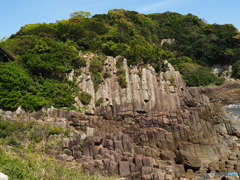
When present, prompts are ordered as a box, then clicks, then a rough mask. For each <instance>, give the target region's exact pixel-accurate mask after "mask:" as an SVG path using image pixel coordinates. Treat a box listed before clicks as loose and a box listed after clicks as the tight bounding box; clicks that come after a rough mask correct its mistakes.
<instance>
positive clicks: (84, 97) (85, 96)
mask: <svg viewBox="0 0 240 180" xmlns="http://www.w3.org/2000/svg"><path fill="white" fill-rule="evenodd" d="M78 98H79V100H80V101H81V103H82V104H83V105H88V104H89V103H90V102H91V99H92V96H91V94H89V93H87V92H81V93H80V94H79V96H78Z"/></svg>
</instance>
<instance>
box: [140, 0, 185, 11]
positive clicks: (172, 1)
mask: <svg viewBox="0 0 240 180" xmlns="http://www.w3.org/2000/svg"><path fill="white" fill-rule="evenodd" d="M186 1H189V0H164V1H160V2H155V3H152V4H148V5H146V6H142V7H140V8H138V9H137V10H136V11H138V12H141V13H144V12H149V11H153V10H156V9H159V8H166V7H169V6H172V5H176V4H179V3H184V2H186Z"/></svg>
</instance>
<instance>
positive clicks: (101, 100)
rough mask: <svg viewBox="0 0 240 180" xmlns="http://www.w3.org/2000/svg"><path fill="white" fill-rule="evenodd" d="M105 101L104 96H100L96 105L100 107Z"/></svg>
mask: <svg viewBox="0 0 240 180" xmlns="http://www.w3.org/2000/svg"><path fill="white" fill-rule="evenodd" d="M103 101H104V99H103V97H100V98H99V99H98V100H97V101H96V103H95V106H96V107H99V106H100V105H101V104H102V103H103Z"/></svg>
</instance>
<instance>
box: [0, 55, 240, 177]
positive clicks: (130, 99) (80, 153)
mask: <svg viewBox="0 0 240 180" xmlns="http://www.w3.org/2000/svg"><path fill="white" fill-rule="evenodd" d="M94 56H95V55H93V54H90V55H86V58H87V66H86V67H84V68H82V69H81V71H82V72H83V73H82V74H81V75H80V76H79V77H77V84H78V85H79V86H80V87H81V89H84V91H86V92H88V93H90V94H91V95H92V97H93V98H92V100H91V102H90V105H89V106H88V110H87V111H86V112H85V114H84V113H79V112H74V111H64V110H59V109H54V108H48V109H43V110H41V111H38V112H33V113H29V114H27V113H25V114H24V113H23V114H21V115H19V113H18V112H4V111H0V114H1V115H2V116H3V117H4V118H6V119H10V120H13V119H14V118H15V117H18V118H19V119H20V120H27V119H32V120H36V121H38V122H41V123H45V122H47V121H50V122H52V123H55V124H56V125H58V126H61V127H63V128H71V130H73V131H71V132H72V133H71V135H70V137H69V138H65V139H64V140H63V142H62V146H61V148H60V149H58V150H57V152H64V153H66V154H64V155H59V154H54V156H56V158H57V159H59V160H62V161H71V160H73V158H75V160H76V161H77V162H78V163H79V164H80V165H83V168H84V169H85V170H88V171H89V172H90V173H94V172H99V173H101V174H111V173H117V174H120V175H121V176H123V177H127V178H132V179H138V180H139V179H179V178H181V177H182V178H187V177H186V174H187V176H189V177H190V176H191V177H192V176H193V175H194V176H196V177H197V178H199V174H201V173H205V172H206V171H207V170H211V171H215V172H216V171H221V172H230V171H232V172H234V171H239V163H238V161H239V159H240V154H237V152H239V148H240V141H239V139H238V138H239V137H238V134H237V133H238V132H237V131H236V128H235V129H234V127H236V126H234V125H233V124H234V123H233V122H231V121H230V120H229V119H227V118H226V113H225V112H224V110H223V109H221V107H220V106H219V104H218V102H213V100H214V98H211V99H209V98H208V97H207V96H206V95H205V94H208V93H207V92H203V91H204V90H202V89H200V90H199V89H197V88H194V89H191V88H189V87H187V86H186V84H185V83H184V82H183V80H182V78H181V76H180V74H179V72H176V71H174V69H173V67H172V66H171V65H170V64H168V63H167V62H164V64H163V65H162V66H161V67H160V72H155V70H154V69H153V67H151V66H146V67H142V68H137V67H128V66H127V63H126V61H124V63H123V69H124V70H125V72H126V74H125V76H126V81H127V87H126V88H121V87H120V86H119V84H118V82H117V78H118V77H117V76H116V72H117V68H116V66H115V65H116V61H117V60H116V58H113V57H107V59H106V60H105V63H104V64H105V65H104V70H108V72H109V73H110V74H111V75H112V76H111V77H110V78H107V79H106V80H105V81H104V82H103V83H102V84H101V85H100V87H99V89H98V91H97V92H95V90H94V86H93V82H92V79H91V76H90V75H89V74H90V73H89V64H90V61H91V58H93V57H94ZM73 75H74V72H73V74H72V76H73ZM239 87H240V86H239ZM205 91H207V90H206V89H205ZM101 97H103V99H104V102H103V104H102V105H101V106H100V107H97V108H96V107H95V102H96V100H98V99H99V98H101ZM215 100H216V99H215ZM76 101H77V103H78V105H79V106H80V107H81V106H82V104H81V102H80V101H79V100H78V99H77V98H76ZM88 112H91V113H88ZM185 171H186V172H185Z"/></svg>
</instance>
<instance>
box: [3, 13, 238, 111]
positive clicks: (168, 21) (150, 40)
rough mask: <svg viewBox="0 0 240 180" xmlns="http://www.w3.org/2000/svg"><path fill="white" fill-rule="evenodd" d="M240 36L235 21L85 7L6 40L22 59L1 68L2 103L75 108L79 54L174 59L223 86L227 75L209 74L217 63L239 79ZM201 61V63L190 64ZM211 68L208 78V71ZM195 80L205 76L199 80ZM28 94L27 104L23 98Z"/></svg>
mask: <svg viewBox="0 0 240 180" xmlns="http://www.w3.org/2000/svg"><path fill="white" fill-rule="evenodd" d="M239 36H240V33H239V32H238V30H237V29H236V28H235V27H234V26H233V25H231V24H225V25H218V24H207V23H206V21H203V20H202V19H200V18H198V17H197V16H195V15H192V14H187V15H182V14H178V13H174V12H165V13H155V14H147V15H146V14H140V13H138V12H136V11H127V10H124V9H113V10H109V11H108V13H107V14H96V15H94V16H91V13H89V12H84V11H78V12H73V13H72V14H71V15H70V18H69V19H68V20H60V21H57V22H56V23H36V24H28V25H25V26H24V27H22V28H21V29H20V30H19V31H18V32H17V33H15V34H13V35H12V36H11V37H10V38H8V39H7V40H5V41H3V42H0V46H2V47H4V48H5V49H7V50H8V51H10V52H11V54H14V55H15V56H16V58H17V62H10V63H6V64H3V65H0V68H1V72H0V86H1V88H4V90H3V91H2V92H0V102H1V108H5V109H14V108H16V107H17V106H18V105H22V106H23V107H25V108H27V109H38V108H41V107H43V106H49V105H54V106H58V107H60V106H66V107H70V106H71V104H73V103H74V100H73V99H72V98H69V97H70V96H72V94H73V93H74V92H73V91H72V90H71V89H74V88H73V87H71V85H69V82H67V80H66V78H65V76H66V73H68V72H69V71H70V70H71V69H77V68H80V67H81V66H85V61H84V59H83V58H81V57H79V56H78V52H79V51H88V52H89V51H90V52H94V53H101V54H105V55H110V56H118V55H120V56H123V57H125V58H127V59H128V63H129V64H130V65H140V64H141V65H143V64H151V65H152V66H153V67H154V68H155V69H156V71H160V70H161V68H162V63H163V61H164V60H169V61H170V62H171V63H173V65H174V67H175V68H177V69H178V70H179V71H180V72H181V73H182V74H183V76H184V79H185V80H186V82H187V83H188V84H189V85H192V86H198V85H207V84H210V83H215V84H219V82H220V80H219V79H217V77H215V76H214V75H213V74H211V72H210V71H209V67H211V66H212V65H213V64H234V65H235V66H233V71H234V73H233V76H235V77H238V78H239V77H240V76H239V74H240V73H239V72H240V68H239V64H240V38H239ZM16 63H17V64H18V66H17V65H16ZM101 63H102V62H100V61H98V60H95V61H94V62H93V63H92V64H91V71H92V72H91V75H92V76H93V79H94V81H95V82H96V87H95V89H97V88H98V85H99V84H100V83H101V82H102V81H103V75H101V69H98V68H101ZM193 66H194V67H196V68H190V67H193ZM201 66H205V67H206V68H202V67H201ZM3 72H4V73H3ZM13 72H15V73H13ZM206 72H207V74H208V75H206V76H201V75H200V74H206ZM6 74H8V77H6ZM19 76H21V78H22V79H21V78H20V77H19ZM193 77H196V78H198V79H199V78H203V79H200V80H198V81H196V80H194V79H192V78H193ZM5 81H7V82H8V83H9V84H8V83H6V82H5ZM196 82H199V83H196ZM53 84H54V86H53ZM12 86H13V87H14V88H12ZM46 87H49V88H48V89H47V88H46ZM7 91H9V92H10V93H9V94H8V95H7ZM63 91H64V92H63ZM20 97H25V98H24V99H28V100H26V103H25V105H24V102H21V101H18V102H17V101H16V99H17V98H20ZM68 98H69V101H68V100H66V99H68ZM20 102H21V103H20ZM27 102H31V103H27Z"/></svg>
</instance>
